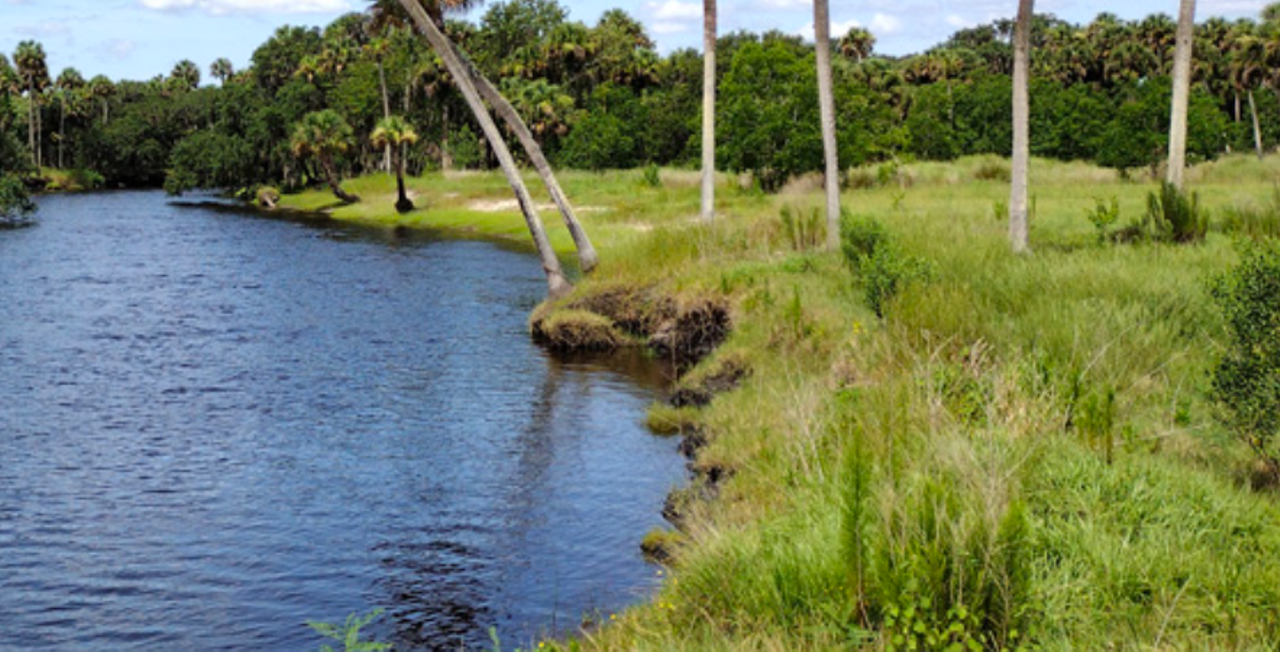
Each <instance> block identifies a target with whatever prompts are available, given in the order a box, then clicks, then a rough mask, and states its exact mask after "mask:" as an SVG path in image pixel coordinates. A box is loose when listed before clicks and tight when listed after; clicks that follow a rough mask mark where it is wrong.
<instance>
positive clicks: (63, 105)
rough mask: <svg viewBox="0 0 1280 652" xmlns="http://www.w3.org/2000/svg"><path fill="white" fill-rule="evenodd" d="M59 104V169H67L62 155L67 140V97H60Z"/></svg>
mask: <svg viewBox="0 0 1280 652" xmlns="http://www.w3.org/2000/svg"><path fill="white" fill-rule="evenodd" d="M58 106H59V107H60V110H59V117H58V169H60V170H65V169H67V164H66V161H65V159H64V158H63V156H62V150H63V147H64V146H65V145H66V140H67V98H66V97H62V98H60V101H59V102H58Z"/></svg>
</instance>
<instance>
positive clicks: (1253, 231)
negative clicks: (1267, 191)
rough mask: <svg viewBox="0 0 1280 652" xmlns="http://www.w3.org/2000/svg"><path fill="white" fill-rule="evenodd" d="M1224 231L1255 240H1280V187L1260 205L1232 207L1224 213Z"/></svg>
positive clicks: (1273, 190)
mask: <svg viewBox="0 0 1280 652" xmlns="http://www.w3.org/2000/svg"><path fill="white" fill-rule="evenodd" d="M1222 230H1223V231H1224V232H1226V233H1235V234H1240V235H1243V236H1246V237H1249V238H1253V239H1254V240H1260V239H1263V238H1280V187H1276V188H1273V189H1272V191H1271V196H1270V197H1269V198H1268V200H1267V201H1265V202H1262V203H1260V204H1251V205H1248V204H1247V205H1237V206H1230V207H1228V208H1226V209H1224V210H1223V212H1222Z"/></svg>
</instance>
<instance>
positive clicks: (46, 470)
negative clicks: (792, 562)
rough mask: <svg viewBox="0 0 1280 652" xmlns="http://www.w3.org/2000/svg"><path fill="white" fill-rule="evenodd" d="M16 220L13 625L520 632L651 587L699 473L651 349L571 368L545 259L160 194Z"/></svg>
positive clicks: (211, 642) (4, 312)
mask: <svg viewBox="0 0 1280 652" xmlns="http://www.w3.org/2000/svg"><path fill="white" fill-rule="evenodd" d="M40 220H41V224H40V225H39V226H37V227H35V228H31V229H24V230H18V231H0V628H2V629H0V647H5V646H13V647H17V648H20V649H32V648H47V649H58V650H68V649H84V650H122V649H170V650H178V649H254V650H264V649H280V650H305V649H316V648H317V647H318V645H319V644H320V643H321V642H322V641H323V639H321V638H319V637H317V636H316V635H315V634H313V633H312V632H311V630H310V629H309V628H307V627H306V625H305V622H306V621H308V620H328V621H340V620H342V619H343V618H345V616H346V615H347V614H348V613H351V612H355V611H360V612H365V611H368V610H370V609H372V608H374V607H384V608H385V609H386V613H385V614H384V615H383V617H382V618H381V619H380V620H379V621H378V623H377V624H376V625H374V626H372V627H371V628H369V629H368V630H367V631H369V632H370V633H372V634H374V635H377V636H378V638H380V639H381V640H384V641H390V642H394V643H396V645H397V648H400V649H407V648H424V649H436V648H445V649H457V648H459V647H460V646H478V645H483V644H485V643H487V641H488V634H487V631H488V628H489V627H491V626H492V627H497V629H498V631H499V632H500V634H501V636H502V638H503V641H504V645H505V646H507V647H511V646H513V644H517V643H521V642H525V643H527V641H528V640H529V638H530V637H532V636H535V635H538V634H539V633H544V632H556V631H564V630H565V629H568V628H572V627H574V626H576V625H577V624H578V623H579V622H580V620H581V616H582V614H583V613H584V612H593V611H596V610H600V611H601V612H603V613H608V611H609V610H611V609H617V608H619V607H621V606H624V605H626V604H627V603H629V602H633V601H635V600H637V599H639V598H640V597H642V596H643V595H644V594H645V592H646V591H647V590H649V589H651V588H652V586H653V584H654V581H655V580H654V576H655V570H654V569H653V568H652V567H650V566H647V565H646V564H645V563H644V562H643V561H642V560H641V559H640V557H639V554H638V550H637V543H638V541H639V539H640V537H641V535H642V534H643V533H644V532H645V531H646V530H648V529H649V528H650V527H653V526H656V525H659V524H660V522H661V517H660V516H659V510H660V507H661V503H662V499H663V496H664V495H665V493H666V492H667V490H668V489H670V488H671V486H672V485H674V484H676V483H678V482H679V481H680V480H681V477H682V467H681V463H680V460H679V459H678V456H677V454H676V453H675V451H674V443H673V442H671V441H669V440H663V439H659V438H656V437H653V436H652V435H650V434H649V433H648V432H647V431H646V430H645V429H644V427H643V425H642V423H641V422H642V419H643V414H644V407H645V406H646V405H647V404H648V403H649V402H650V401H652V400H653V399H654V398H655V396H656V395H657V393H658V392H659V391H660V383H661V380H662V378H661V373H660V372H659V371H657V370H656V369H654V368H653V367H652V366H651V365H648V364H645V363H643V362H638V363H635V364H631V365H628V364H626V363H625V361H617V360H614V361H609V362H599V361H597V362H592V361H568V360H557V359H554V358H551V357H548V355H547V354H546V353H544V352H543V351H542V350H540V349H539V348H538V347H536V346H535V345H533V344H531V343H530V342H529V340H528V337H527V335H526V326H525V320H526V317H527V315H528V312H529V310H530V308H531V307H532V306H533V305H534V304H535V303H536V302H537V300H538V299H539V298H540V297H541V295H542V293H543V290H544V285H543V282H542V281H541V279H540V278H539V274H540V269H539V267H538V265H537V263H536V261H535V260H533V259H532V258H531V257H530V256H528V255H526V254H522V253H515V252H510V251H504V250H502V249H499V248H496V247H494V246H492V245H488V244H484V243H476V242H460V241H442V240H433V239H431V238H427V237H424V236H417V237H416V239H412V240H406V239H403V238H395V237H394V236H392V235H390V234H387V233H383V232H377V231H361V230H357V229H351V228H344V227H337V226H334V225H320V226H317V225H314V224H310V225H308V224H302V223H291V222H285V221H275V220H266V219H262V218H256V217H249V216H242V215H235V214H227V213H220V212H214V211H210V210H204V209H193V208H180V207H175V206H172V205H169V204H168V203H167V202H166V200H165V198H164V197H163V196H162V195H159V194H156V193H118V194H105V195H87V196H64V197H50V198H47V199H45V200H43V201H42V206H41V212H40Z"/></svg>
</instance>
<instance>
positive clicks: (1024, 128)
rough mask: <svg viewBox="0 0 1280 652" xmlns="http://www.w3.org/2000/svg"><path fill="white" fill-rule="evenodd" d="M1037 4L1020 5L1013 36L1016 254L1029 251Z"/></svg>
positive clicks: (1030, 0)
mask: <svg viewBox="0 0 1280 652" xmlns="http://www.w3.org/2000/svg"><path fill="white" fill-rule="evenodd" d="M1034 5H1035V0H1019V1H1018V20H1017V23H1016V24H1015V25H1014V34H1013V165H1012V168H1013V169H1012V170H1011V174H1010V183H1009V242H1010V243H1011V244H1012V245H1013V252H1014V253H1017V254H1021V253H1026V252H1027V251H1029V250H1030V248H1031V245H1030V238H1029V230H1030V229H1029V225H1028V224H1027V222H1028V215H1027V177H1028V173H1029V170H1028V167H1029V165H1030V162H1031V125H1030V117H1031V100H1030V96H1029V93H1028V89H1027V86H1028V79H1027V78H1028V76H1029V71H1028V65H1027V64H1028V61H1029V60H1030V55H1031V52H1030V50H1031V16H1032V12H1033V11H1034V9H1035V7H1034Z"/></svg>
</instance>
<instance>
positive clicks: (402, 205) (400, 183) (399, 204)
mask: <svg viewBox="0 0 1280 652" xmlns="http://www.w3.org/2000/svg"><path fill="white" fill-rule="evenodd" d="M396 149H397V150H399V154H398V155H397V156H395V157H394V158H395V161H393V163H392V164H393V165H395V168H396V192H397V193H399V197H398V198H397V199H396V212H398V213H408V212H409V211H411V210H413V202H411V201H409V194H408V193H406V192H405V190H404V143H400V145H399V146H398V147H397V148H396Z"/></svg>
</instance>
